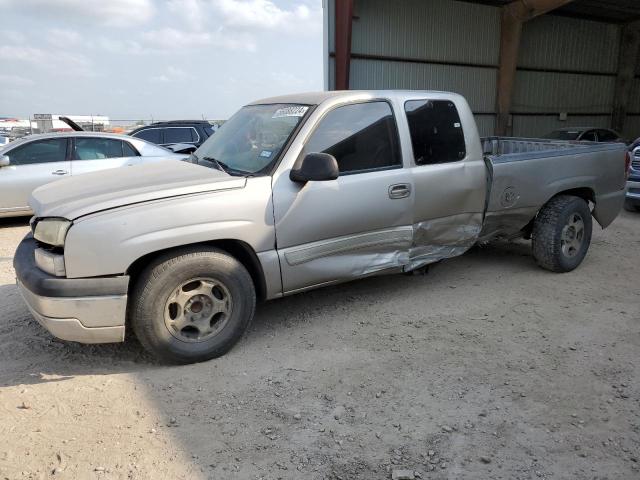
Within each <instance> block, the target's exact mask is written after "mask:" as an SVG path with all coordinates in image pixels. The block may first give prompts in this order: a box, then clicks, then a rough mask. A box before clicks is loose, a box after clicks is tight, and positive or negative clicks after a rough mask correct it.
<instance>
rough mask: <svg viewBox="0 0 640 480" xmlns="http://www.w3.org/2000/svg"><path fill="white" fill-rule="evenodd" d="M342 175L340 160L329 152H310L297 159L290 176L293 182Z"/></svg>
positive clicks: (328, 178) (333, 177)
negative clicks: (339, 166) (339, 165)
mask: <svg viewBox="0 0 640 480" xmlns="http://www.w3.org/2000/svg"><path fill="white" fill-rule="evenodd" d="M338 175H340V170H339V169H338V162H337V161H336V158H335V157H334V156H333V155H329V154H328V153H309V154H307V155H305V156H304V157H303V158H302V159H299V160H298V161H296V163H295V165H294V166H293V168H292V169H291V173H290V174H289V178H290V179H291V181H292V182H300V183H306V182H309V181H314V182H322V181H325V180H335V179H336V178H338Z"/></svg>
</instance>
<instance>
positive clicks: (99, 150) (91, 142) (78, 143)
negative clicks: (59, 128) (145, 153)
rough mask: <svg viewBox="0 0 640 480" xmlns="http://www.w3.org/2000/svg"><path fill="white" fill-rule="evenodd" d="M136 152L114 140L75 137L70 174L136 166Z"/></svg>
mask: <svg viewBox="0 0 640 480" xmlns="http://www.w3.org/2000/svg"><path fill="white" fill-rule="evenodd" d="M136 153H137V152H136V151H135V150H134V149H133V147H131V145H130V144H129V143H128V142H123V141H122V140H119V139H116V138H101V137H75V138H74V141H73V147H72V156H71V174H72V175H81V174H83V173H89V172H95V171H98V170H106V169H109V168H119V167H125V166H132V165H136V164H137V163H138V162H139V158H140V157H138V156H136Z"/></svg>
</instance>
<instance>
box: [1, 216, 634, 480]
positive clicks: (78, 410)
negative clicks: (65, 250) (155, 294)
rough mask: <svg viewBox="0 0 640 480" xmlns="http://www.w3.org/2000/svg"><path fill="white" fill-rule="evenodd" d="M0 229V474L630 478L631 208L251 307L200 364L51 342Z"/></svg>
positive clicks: (21, 228)
mask: <svg viewBox="0 0 640 480" xmlns="http://www.w3.org/2000/svg"><path fill="white" fill-rule="evenodd" d="M26 231H27V226H26V222H25V221H21V222H15V221H13V222H11V221H4V222H2V223H1V224H0V305H1V307H0V419H1V421H0V479H4V478H7V479H21V478H49V477H55V478H58V477H60V478H69V479H93V478H97V479H127V478H128V479H158V478H184V479H207V478H212V479H254V478H255V479H257V478H264V479H277V478H283V479H300V478H304V479H321V478H327V479H328V478H335V479H344V480H348V479H383V478H391V476H392V473H393V472H394V471H396V475H397V473H398V472H397V471H398V470H409V471H410V472H407V478H410V476H411V475H415V477H416V478H420V477H421V478H425V479H426V478H429V479H444V478H451V479H491V478H496V479H498V478H502V479H529V478H533V479H537V478H553V479H564V478H575V479H630V478H640V470H639V468H640V464H639V463H638V460H639V458H640V384H639V380H640V359H639V357H638V352H639V351H640V336H639V333H640V332H639V330H640V289H639V288H638V287H639V284H640V215H637V214H631V213H629V212H624V213H623V214H622V215H621V217H619V218H618V219H617V220H616V221H615V223H614V224H613V225H612V226H611V227H610V228H608V229H607V230H605V231H601V230H600V228H599V227H596V228H595V231H594V239H593V243H592V246H591V250H590V252H589V254H588V256H587V258H586V260H585V262H584V263H583V265H582V266H581V267H580V268H579V269H578V270H576V271H575V272H573V273H569V274H563V275H558V274H552V273H549V272H546V271H543V270H541V269H539V268H537V267H536V265H535V264H534V261H533V259H532V258H531V256H530V253H529V245H528V243H527V242H521V243H515V244H499V245H492V246H488V247H484V248H476V249H473V250H472V251H471V252H469V253H467V254H466V255H464V256H462V257H460V258H456V259H453V260H449V261H446V262H442V263H441V264H438V265H436V266H434V267H433V268H432V269H431V271H430V272H429V273H428V274H427V275H425V276H402V275H397V276H385V277H377V278H371V279H367V280H362V281H359V282H353V283H350V284H346V285H341V286H337V287H331V288H326V289H323V290H317V291H315V292H311V293H304V294H300V295H297V296H293V297H289V298H286V299H282V300H277V301H273V302H271V303H268V304H265V305H261V306H260V307H259V309H258V312H257V315H256V319H255V321H254V323H253V325H252V327H251V329H250V331H249V333H248V335H247V336H246V337H245V339H244V340H243V341H242V342H241V343H240V344H239V345H238V346H237V347H236V348H235V349H234V350H232V352H231V353H229V354H228V355H226V356H225V357H223V358H221V359H218V360H214V361H210V362H207V363H203V364H199V365H191V366H184V367H167V366H163V365H159V364H157V363H155V362H154V361H153V360H152V359H151V358H150V357H148V356H147V355H145V354H144V353H142V351H141V348H140V346H139V345H138V344H137V343H136V342H135V341H134V340H129V341H127V342H126V343H124V344H119V345H103V346H86V345H79V344H74V343H65V342H62V341H58V340H56V339H54V338H52V337H51V336H50V335H49V334H48V333H47V332H46V331H44V330H43V329H42V328H41V327H40V326H39V325H38V324H37V323H36V322H35V321H34V320H33V319H32V318H31V317H30V315H29V313H28V311H27V309H26V307H25V306H24V305H23V302H22V299H21V298H20V295H19V293H18V291H17V289H16V287H15V284H14V273H13V269H12V266H11V261H12V254H13V251H14V250H15V248H16V245H17V244H18V242H19V240H20V238H21V237H22V236H23V235H24V234H25V232H26Z"/></svg>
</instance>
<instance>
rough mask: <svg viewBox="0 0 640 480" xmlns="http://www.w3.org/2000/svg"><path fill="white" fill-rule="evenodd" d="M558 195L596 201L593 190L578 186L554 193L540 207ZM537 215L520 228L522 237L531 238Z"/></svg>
mask: <svg viewBox="0 0 640 480" xmlns="http://www.w3.org/2000/svg"><path fill="white" fill-rule="evenodd" d="M559 195H572V196H574V197H579V198H582V199H583V200H584V201H586V202H587V203H589V202H591V203H593V204H595V203H596V194H595V192H594V191H593V190H591V189H590V188H589V187H579V188H571V189H569V190H563V191H562V192H558V193H556V194H555V195H554V196H553V197H551V198H550V199H549V200H547V201H546V202H544V204H542V206H541V207H540V208H542V207H544V206H545V205H546V204H547V203H549V202H550V201H551V200H552V199H553V198H555V197H557V196H559ZM538 212H539V210H538ZM537 216H538V214H537V213H536V216H534V217H533V218H532V219H531V221H530V222H529V223H527V224H526V225H525V226H524V227H523V228H522V233H523V236H524V238H526V239H529V238H531V232H532V231H533V222H534V221H535V219H536V217H537Z"/></svg>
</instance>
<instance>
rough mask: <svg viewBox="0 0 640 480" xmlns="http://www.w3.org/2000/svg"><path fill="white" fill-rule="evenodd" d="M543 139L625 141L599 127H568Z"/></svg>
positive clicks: (612, 131) (612, 132)
mask: <svg viewBox="0 0 640 480" xmlns="http://www.w3.org/2000/svg"><path fill="white" fill-rule="evenodd" d="M543 138H549V139H552V140H578V141H588V142H622V143H626V142H625V141H624V139H623V138H622V137H621V136H620V135H619V134H618V133H617V132H615V131H614V130H611V129H609V128H598V127H567V128H560V129H558V130H554V131H553V132H551V133H548V134H547V135H545V136H544V137H543Z"/></svg>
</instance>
